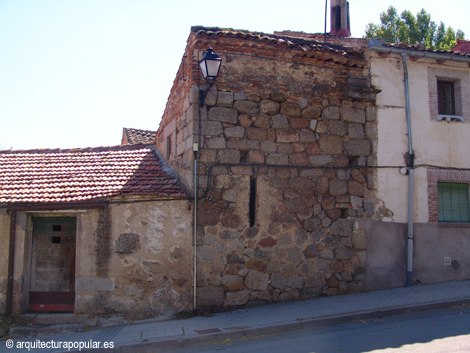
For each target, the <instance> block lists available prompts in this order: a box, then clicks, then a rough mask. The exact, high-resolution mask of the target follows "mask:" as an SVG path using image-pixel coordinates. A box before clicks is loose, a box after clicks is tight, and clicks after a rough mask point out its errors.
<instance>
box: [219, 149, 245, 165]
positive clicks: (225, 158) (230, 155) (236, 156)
mask: <svg viewBox="0 0 470 353" xmlns="http://www.w3.org/2000/svg"><path fill="white" fill-rule="evenodd" d="M217 157H218V159H219V162H220V163H240V157H241V155H240V151H238V150H219V151H218V152H217Z"/></svg>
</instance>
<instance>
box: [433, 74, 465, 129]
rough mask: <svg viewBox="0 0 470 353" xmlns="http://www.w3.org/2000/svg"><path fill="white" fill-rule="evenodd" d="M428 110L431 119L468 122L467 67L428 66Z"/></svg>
mask: <svg viewBox="0 0 470 353" xmlns="http://www.w3.org/2000/svg"><path fill="white" fill-rule="evenodd" d="M428 94H429V112H430V118H431V120H432V121H436V120H437V121H442V122H444V121H446V122H462V123H469V122H470V104H468V97H470V76H469V75H468V68H467V69H463V68H462V69H457V68H447V67H443V66H442V65H440V66H429V67H428Z"/></svg>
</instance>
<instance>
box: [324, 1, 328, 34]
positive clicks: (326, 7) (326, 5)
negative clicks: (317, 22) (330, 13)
mask: <svg viewBox="0 0 470 353" xmlns="http://www.w3.org/2000/svg"><path fill="white" fill-rule="evenodd" d="M327 9H328V0H325V29H324V32H323V42H324V43H326V15H327Z"/></svg>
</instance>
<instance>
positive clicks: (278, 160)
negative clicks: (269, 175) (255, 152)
mask: <svg viewBox="0 0 470 353" xmlns="http://www.w3.org/2000/svg"><path fill="white" fill-rule="evenodd" d="M266 163H267V164H274V165H288V164H289V158H288V156H287V154H281V153H269V154H268V156H267V157H266Z"/></svg>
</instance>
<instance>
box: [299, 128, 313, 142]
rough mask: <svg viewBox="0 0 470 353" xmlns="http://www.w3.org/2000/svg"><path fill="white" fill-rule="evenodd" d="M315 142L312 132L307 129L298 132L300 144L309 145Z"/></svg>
mask: <svg viewBox="0 0 470 353" xmlns="http://www.w3.org/2000/svg"><path fill="white" fill-rule="evenodd" d="M315 141H316V137H315V133H314V132H313V131H310V130H307V129H302V130H300V142H306V143H311V142H315Z"/></svg>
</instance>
